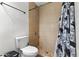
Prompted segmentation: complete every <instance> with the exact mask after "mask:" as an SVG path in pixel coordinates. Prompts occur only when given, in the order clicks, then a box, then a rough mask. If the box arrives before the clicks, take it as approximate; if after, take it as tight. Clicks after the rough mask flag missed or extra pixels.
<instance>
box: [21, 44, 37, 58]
mask: <svg viewBox="0 0 79 59" xmlns="http://www.w3.org/2000/svg"><path fill="white" fill-rule="evenodd" d="M21 51H22V57H35V56H37V54H38V49H37V48H36V47H34V46H30V45H29V46H26V47H25V48H22V49H21Z"/></svg>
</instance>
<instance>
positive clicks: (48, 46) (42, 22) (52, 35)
mask: <svg viewBox="0 0 79 59" xmlns="http://www.w3.org/2000/svg"><path fill="white" fill-rule="evenodd" d="M60 10H61V3H57V2H56V3H55V2H54V3H48V4H47V5H44V6H41V7H40V8H39V53H40V54H41V55H43V56H53V55H54V51H55V44H56V39H57V34H58V20H59V16H60Z"/></svg>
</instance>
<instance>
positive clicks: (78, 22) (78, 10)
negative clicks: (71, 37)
mask: <svg viewBox="0 0 79 59" xmlns="http://www.w3.org/2000/svg"><path fill="white" fill-rule="evenodd" d="M75 22H76V52H77V56H78V57H79V2H75Z"/></svg>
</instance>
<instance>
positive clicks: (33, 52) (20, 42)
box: [16, 36, 38, 57]
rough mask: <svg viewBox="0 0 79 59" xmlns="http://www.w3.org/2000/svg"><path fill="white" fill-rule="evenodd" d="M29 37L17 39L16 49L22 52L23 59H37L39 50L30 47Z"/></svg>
mask: <svg viewBox="0 0 79 59" xmlns="http://www.w3.org/2000/svg"><path fill="white" fill-rule="evenodd" d="M28 42H29V39H28V37H27V36H22V37H16V47H17V49H18V48H19V49H20V50H21V52H22V53H21V57H35V56H37V54H38V48H36V47H34V46H31V45H28Z"/></svg>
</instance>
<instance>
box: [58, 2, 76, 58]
mask: <svg viewBox="0 0 79 59" xmlns="http://www.w3.org/2000/svg"><path fill="white" fill-rule="evenodd" d="M56 46H57V47H56V56H57V57H75V56H76V34H75V7H74V2H63V3H62V8H61V16H60V18H59V33H58V39H57V45H56Z"/></svg>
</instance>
